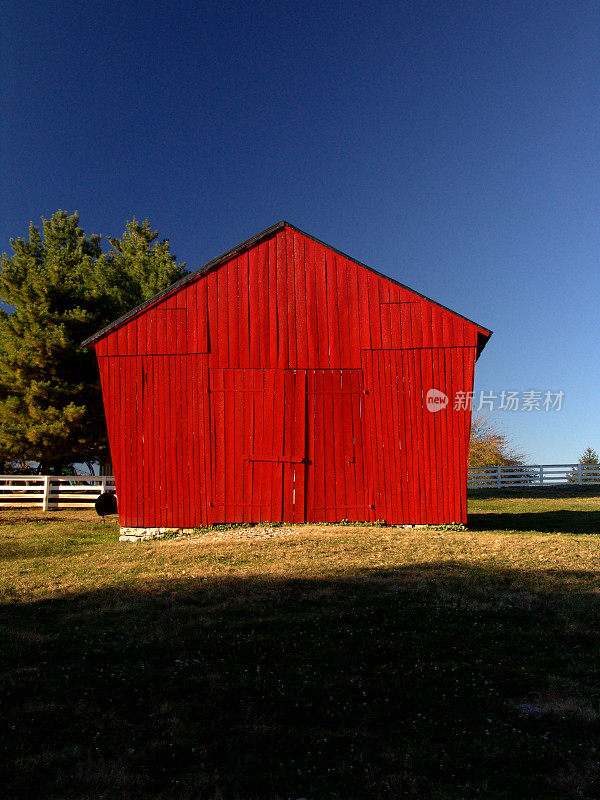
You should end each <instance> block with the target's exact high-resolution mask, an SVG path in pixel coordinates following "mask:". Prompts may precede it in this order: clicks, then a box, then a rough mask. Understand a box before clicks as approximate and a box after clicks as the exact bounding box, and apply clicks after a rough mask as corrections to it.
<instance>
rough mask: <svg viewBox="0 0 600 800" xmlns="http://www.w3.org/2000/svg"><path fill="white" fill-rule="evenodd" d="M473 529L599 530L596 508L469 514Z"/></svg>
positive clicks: (598, 514)
mask: <svg viewBox="0 0 600 800" xmlns="http://www.w3.org/2000/svg"><path fill="white" fill-rule="evenodd" d="M467 525H468V527H469V528H470V529H471V530H474V531H540V532H542V533H557V532H562V533H572V534H583V533H587V534H589V533H594V534H595V533H600V511H570V510H559V511H539V512H536V511H526V512H525V511H524V512H515V513H508V512H504V511H503V512H500V513H497V514H495V513H487V512H486V513H485V514H477V513H473V514H469V515H468V520H467Z"/></svg>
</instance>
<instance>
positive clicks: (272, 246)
mask: <svg viewBox="0 0 600 800" xmlns="http://www.w3.org/2000/svg"><path fill="white" fill-rule="evenodd" d="M277 300H278V295H277V238H276V237H275V236H273V237H272V238H271V239H270V240H269V354H270V355H269V361H268V362H267V361H266V360H265V366H268V367H271V368H275V367H276V366H277V362H278V346H279V345H278V330H279V325H278V321H277Z"/></svg>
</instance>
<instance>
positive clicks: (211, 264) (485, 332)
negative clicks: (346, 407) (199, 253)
mask: <svg viewBox="0 0 600 800" xmlns="http://www.w3.org/2000/svg"><path fill="white" fill-rule="evenodd" d="M286 227H287V228H291V229H292V230H294V231H296V232H297V233H300V234H302V236H306V237H307V238H308V239H312V241H313V242H317V244H320V245H322V246H323V247H327V248H328V249H329V250H332V251H333V252H334V253H337V254H338V255H340V256H342V258H347V259H348V260H349V261H352V262H353V263H354V264H358V265H359V266H361V267H364V269H368V270H369V272H372V273H374V274H375V275H379V277H381V278H385V280H387V281H391V282H392V283H395V284H396V285H397V286H400V287H401V288H402V289H406V290H407V291H409V292H412V293H413V294H416V295H418V296H419V297H422V298H423V300H427V301H428V302H430V303H433V304H434V305H436V306H439V307H440V308H443V309H445V310H446V311H449V312H450V313H451V314H454V315H455V316H457V317H460V318H461V319H464V320H466V321H467V322H469V323H470V324H471V325H475V327H476V328H479V330H480V332H481V335H482V336H483V337H485V341H484V343H483V344H482V345H481V347H480V348H479V347H478V353H477V357H479V355H480V353H481V351H482V350H483V348H484V347H485V345H486V344H487V340H488V339H489V338H490V336H491V335H492V331H491V330H489V329H488V328H484V327H483V326H482V325H479V323H477V322H474V321H473V320H472V319H469V318H468V317H465V316H464V315H463V314H459V313H458V312H457V311H453V310H452V309H451V308H448V306H445V305H442V303H438V302H437V300H432V299H431V298H430V297H427V296H426V295H424V294H421V292H417V291H416V290H415V289H411V288H410V286H406V285H405V284H403V283H400V281H397V280H395V279H394V278H390V277H389V276H388V275H384V273H383V272H378V271H377V270H376V269H373V267H369V266H368V265H367V264H363V263H362V261H357V259H356V258H353V257H352V256H349V255H348V254H347V253H343V252H342V251H341V250H338V249H337V248H335V247H332V246H331V245H330V244H327V243H326V242H323V241H321V239H317V238H316V237H315V236H311V234H310V233H306V232H305V231H303V230H301V229H300V228H298V227H296V226H295V225H292V223H291V222H286V221H285V220H282V221H281V222H276V223H275V225H271V226H270V227H269V228H265V230H264V231H261V232H260V233H257V234H256V235H255V236H252V237H250V239H246V240H245V241H243V242H241V243H240V244H238V245H236V247H232V248H231V250H227V252H226V253H222V254H221V255H220V256H217V257H216V258H212V259H211V260H210V261H208V262H207V263H206V264H204V265H203V266H202V267H200V268H199V269H197V270H196V271H195V272H190V274H189V275H185V276H184V277H183V278H181V279H180V280H178V281H177V282H176V283H173V284H171V286H167V288H166V289H163V290H162V291H160V292H158V294H155V295H154V296H153V297H150V298H149V299H148V300H144V302H143V303H140V304H139V305H137V306H136V307H135V308H132V309H131V310H130V311H128V312H127V313H126V314H123V315H122V316H121V317H119V318H118V319H116V320H114V322H111V323H109V324H108V325H106V326H105V327H104V328H102V329H101V330H99V331H97V332H96V333H94V334H92V336H89V337H88V338H87V339H85V340H84V341H83V342H82V343H81V344H82V346H84V347H89V346H90V345H92V344H94V343H95V342H97V341H98V340H99V339H101V338H102V337H103V336H105V335H106V334H107V333H109V332H110V331H112V330H114V329H115V328H118V327H120V326H121V325H123V323H125V322H127V320H129V319H131V318H132V317H135V316H136V315H137V314H139V313H140V311H143V310H144V309H145V308H148V307H149V306H151V305H153V304H154V303H157V302H158V301H159V300H162V298H163V297H166V296H167V295H169V294H171V293H172V292H176V291H178V290H179V289H181V287H182V286H185V285H186V284H188V283H191V282H192V281H194V280H196V278H199V277H200V276H201V275H205V274H206V273H207V272H210V270H211V269H213V268H215V267H217V266H218V265H219V264H220V263H222V262H223V261H226V260H227V259H229V258H232V257H233V256H235V255H237V254H238V253H241V252H243V251H244V250H247V249H248V248H250V247H252V246H253V245H255V244H256V243H257V242H260V241H261V240H262V239H265V238H267V236H272V235H273V234H274V233H277V231H279V230H281V229H282V228H286Z"/></svg>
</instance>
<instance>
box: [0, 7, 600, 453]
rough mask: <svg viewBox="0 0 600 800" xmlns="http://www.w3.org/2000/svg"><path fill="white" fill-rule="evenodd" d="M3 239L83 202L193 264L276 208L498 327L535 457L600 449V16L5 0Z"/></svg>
mask: <svg viewBox="0 0 600 800" xmlns="http://www.w3.org/2000/svg"><path fill="white" fill-rule="evenodd" d="M1 8H2V24H1V37H2V91H3V98H4V101H3V111H4V114H3V124H2V155H1V164H0V168H1V172H2V196H1V207H0V214H1V219H0V250H5V251H8V250H9V241H8V240H9V237H11V236H13V237H14V236H18V235H24V234H25V233H26V231H27V225H28V223H29V221H30V220H33V221H34V222H38V223H39V220H40V217H41V216H46V217H47V216H50V215H51V214H52V212H53V211H55V210H56V209H58V208H62V209H65V210H67V211H73V210H78V211H79V214H80V219H81V223H82V225H83V227H84V228H85V230H86V232H87V233H93V232H97V233H102V234H105V235H106V234H109V235H119V234H120V233H121V231H122V229H123V227H124V223H125V221H126V220H127V219H131V218H132V217H133V216H134V215H135V216H137V217H138V218H141V219H143V218H145V217H148V218H149V219H150V221H151V223H152V224H153V226H154V227H155V228H157V229H158V231H159V235H160V237H161V238H165V237H168V238H170V240H171V246H172V250H173V252H175V253H176V255H177V256H178V258H180V259H181V260H185V261H186V262H187V263H188V266H189V267H190V268H196V267H198V266H200V265H201V264H203V263H204V262H206V261H207V260H209V259H210V258H212V257H213V256H215V255H217V254H218V253H220V252H222V251H224V250H226V249H228V248H229V247H230V246H232V245H234V244H237V243H238V242H239V241H241V240H242V239H244V238H246V237H248V236H250V235H252V234H254V233H256V232H258V231H259V230H262V229H263V228H265V227H267V226H268V225H270V224H272V223H273V222H275V221H277V220H280V219H288V220H289V221H291V222H293V223H295V224H296V225H298V226H299V227H301V228H304V229H305V230H307V231H308V232H310V233H312V234H314V235H316V236H317V237H319V238H321V239H324V240H325V241H326V242H328V243H330V244H332V245H334V246H336V247H338V248H340V249H341V250H344V251H345V252H347V253H349V254H351V255H353V256H355V257H356V258H358V259H360V260H361V261H364V262H366V263H367V264H369V265H371V266H373V267H375V268H377V269H379V270H381V271H382V272H384V273H386V274H388V275H390V276H392V277H394V278H396V279H398V280H400V281H402V282H403V283H405V284H407V285H409V286H411V287H413V288H415V289H417V290H418V291H421V292H423V293H424V294H426V295H429V296H430V297H432V298H434V299H436V300H439V301H440V302H441V303H443V304H445V305H448V306H450V307H451V308H453V309H455V310H457V311H459V312H461V313H462V314H465V315H466V316H468V317H470V318H472V319H475V320H476V321H477V322H480V323H481V324H483V325H485V326H486V327H489V328H491V329H493V330H494V332H495V333H494V336H493V337H492V339H491V341H490V343H489V344H488V346H487V348H486V350H485V351H484V353H483V356H482V357H481V359H480V361H479V362H478V370H477V378H476V390H477V391H480V390H482V389H483V390H486V391H495V392H497V393H499V392H500V391H501V390H502V389H506V390H513V391H519V392H524V391H526V390H530V389H535V390H540V391H545V390H552V391H559V390H562V391H564V392H565V398H564V405H563V410H562V411H561V412H559V413H557V412H543V411H540V412H531V413H525V412H497V413H496V414H495V415H494V418H495V419H496V421H497V422H498V423H499V424H500V425H501V426H502V427H504V429H505V430H506V431H507V432H508V433H509V434H510V435H511V436H512V438H513V440H514V442H515V444H517V445H520V446H521V447H522V449H524V450H525V451H526V452H527V453H528V454H529V455H530V457H531V460H532V461H542V462H545V463H549V462H572V461H575V460H576V459H577V457H578V456H579V455H580V453H581V451H582V450H583V449H584V448H585V447H586V446H587V445H588V444H591V445H592V446H594V447H596V448H597V449H599V450H600V421H599V419H600V378H599V355H600V334H599V330H600V320H599V313H598V307H599V299H600V291H599V286H600V280H599V259H600V6H599V5H598V4H597V3H591V2H590V3H588V2H583V1H582V2H564V3H558V2H548V0H545V1H544V2H539V3H538V2H527V0H520V1H518V0H517V1H516V2H493V3H492V2H490V3H487V2H482V3H475V2H440V0H435V2H414V3H402V2H397V0H396V2H389V3H383V2H368V3H366V2H365V3H361V2H352V3H334V2H318V3H312V2H302V3H297V4H291V3H290V4H285V3H274V2H272V3H267V2H263V3H261V2H247V3H243V2H214V3H213V2H211V3H201V2H177V0H171V2H168V3H160V2H152V3H141V2H131V0H123V1H122V2H108V3H102V2H94V3H81V2H77V3H75V2H70V0H60V1H59V2H52V1H51V0H48V1H47V2H41V1H40V2H27V0H24V1H23V2H20V3H13V2H2V4H1Z"/></svg>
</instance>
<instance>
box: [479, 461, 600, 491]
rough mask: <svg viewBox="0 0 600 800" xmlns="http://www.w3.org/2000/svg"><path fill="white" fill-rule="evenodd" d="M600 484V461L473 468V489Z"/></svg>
mask: <svg viewBox="0 0 600 800" xmlns="http://www.w3.org/2000/svg"><path fill="white" fill-rule="evenodd" d="M591 483H600V464H527V465H525V466H521V467H471V468H470V469H469V477H468V480H467V486H468V487H469V489H486V488H487V489H494V488H498V489H501V488H506V487H508V486H558V485H560V484H563V485H564V484H572V485H574V486H581V485H583V484H591Z"/></svg>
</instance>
